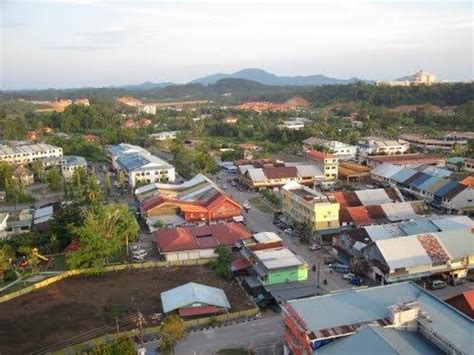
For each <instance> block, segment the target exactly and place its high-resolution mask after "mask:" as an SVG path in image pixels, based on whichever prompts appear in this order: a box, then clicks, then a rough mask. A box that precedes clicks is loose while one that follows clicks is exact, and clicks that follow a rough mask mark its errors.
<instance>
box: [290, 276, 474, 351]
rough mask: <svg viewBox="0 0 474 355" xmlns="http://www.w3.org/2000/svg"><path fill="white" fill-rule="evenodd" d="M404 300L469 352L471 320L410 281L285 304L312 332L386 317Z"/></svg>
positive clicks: (435, 328) (450, 339) (448, 338)
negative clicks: (416, 306) (391, 308)
mask: <svg viewBox="0 0 474 355" xmlns="http://www.w3.org/2000/svg"><path fill="white" fill-rule="evenodd" d="M407 301H418V302H419V304H420V307H421V310H422V311H423V312H424V313H425V314H427V315H428V316H429V317H430V323H429V326H430V328H432V329H433V330H434V331H435V332H436V333H438V334H442V335H443V337H444V338H445V339H447V340H448V341H449V342H451V343H452V344H454V345H455V346H456V347H458V348H459V349H460V350H461V351H463V352H465V353H466V354H469V353H471V352H472V320H470V319H469V318H468V317H467V316H465V315H463V314H461V313H460V312H457V311H456V310H455V309H453V308H452V307H450V306H449V305H448V304H446V303H445V302H443V301H442V300H440V299H439V298H437V297H435V296H433V295H431V294H430V293H429V292H428V291H425V290H423V289H422V288H421V287H419V286H417V285H415V284H413V283H411V282H404V283H396V284H392V285H386V286H379V287H370V288H366V289H353V290H348V291H342V292H338V293H333V294H328V295H324V296H317V297H309V298H305V299H301V300H291V301H287V304H288V306H290V307H291V308H293V310H294V311H295V312H296V313H297V315H298V316H299V317H300V318H301V319H302V321H303V322H304V323H305V324H306V327H307V331H308V332H312V331H313V332H314V331H317V330H320V329H327V328H332V327H337V326H344V325H348V324H357V323H361V322H371V321H374V320H378V319H383V318H387V317H389V316H390V311H389V307H390V306H392V305H395V304H397V303H401V302H407ZM350 353H352V352H350Z"/></svg>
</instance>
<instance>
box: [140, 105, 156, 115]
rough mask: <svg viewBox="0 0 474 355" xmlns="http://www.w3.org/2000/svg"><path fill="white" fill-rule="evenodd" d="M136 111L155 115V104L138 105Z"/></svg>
mask: <svg viewBox="0 0 474 355" xmlns="http://www.w3.org/2000/svg"><path fill="white" fill-rule="evenodd" d="M138 113H147V114H150V115H156V105H154V104H144V105H139V106H138Z"/></svg>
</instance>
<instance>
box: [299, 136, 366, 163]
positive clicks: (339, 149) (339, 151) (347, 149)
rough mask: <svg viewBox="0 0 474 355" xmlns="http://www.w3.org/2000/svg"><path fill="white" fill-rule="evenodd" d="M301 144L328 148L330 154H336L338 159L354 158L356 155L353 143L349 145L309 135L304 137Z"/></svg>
mask: <svg viewBox="0 0 474 355" xmlns="http://www.w3.org/2000/svg"><path fill="white" fill-rule="evenodd" d="M303 144H304V146H305V147H307V148H308V149H318V148H319V147H324V148H326V149H329V150H330V151H331V153H332V154H334V155H336V156H337V158H338V159H339V161H344V160H355V158H356V155H357V147H356V146H355V145H350V144H347V143H343V142H338V141H329V140H326V139H321V138H316V137H310V138H308V139H305V140H304V141H303Z"/></svg>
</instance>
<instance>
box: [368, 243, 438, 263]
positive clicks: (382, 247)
mask: <svg viewBox="0 0 474 355" xmlns="http://www.w3.org/2000/svg"><path fill="white" fill-rule="evenodd" d="M375 244H376V245H377V248H378V250H379V251H380V253H381V254H382V256H383V258H384V260H385V262H386V263H387V265H388V266H389V267H390V270H395V269H398V268H405V267H407V268H410V267H414V266H419V265H431V263H432V261H431V258H430V257H429V255H428V254H427V252H426V250H425V248H423V246H422V245H421V243H420V241H419V240H418V237H417V236H407V237H402V238H392V239H385V240H377V241H376V242H375Z"/></svg>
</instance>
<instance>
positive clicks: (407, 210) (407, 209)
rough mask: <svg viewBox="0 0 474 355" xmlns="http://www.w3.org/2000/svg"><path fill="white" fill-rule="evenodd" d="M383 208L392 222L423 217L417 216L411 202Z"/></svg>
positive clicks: (388, 204)
mask: <svg viewBox="0 0 474 355" xmlns="http://www.w3.org/2000/svg"><path fill="white" fill-rule="evenodd" d="M381 207H382V209H383V211H384V212H385V214H386V215H387V218H388V219H389V220H390V221H391V222H396V221H403V220H407V219H415V218H420V217H422V216H419V215H417V214H416V212H415V210H414V209H413V207H412V205H411V203H410V202H401V203H387V204H382V205H381Z"/></svg>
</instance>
